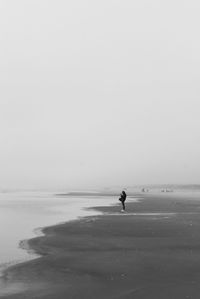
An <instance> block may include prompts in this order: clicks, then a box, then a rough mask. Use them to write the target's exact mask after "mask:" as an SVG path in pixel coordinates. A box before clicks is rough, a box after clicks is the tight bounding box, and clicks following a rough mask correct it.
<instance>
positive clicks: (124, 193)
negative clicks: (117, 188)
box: [119, 191, 127, 212]
mask: <svg viewBox="0 0 200 299" xmlns="http://www.w3.org/2000/svg"><path fill="white" fill-rule="evenodd" d="M126 196H127V195H126V192H125V191H122V193H121V194H120V198H119V200H120V201H121V203H122V210H121V211H122V212H125V200H126Z"/></svg>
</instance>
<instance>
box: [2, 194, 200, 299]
mask: <svg viewBox="0 0 200 299" xmlns="http://www.w3.org/2000/svg"><path fill="white" fill-rule="evenodd" d="M142 197H143V199H141V198H140V200H139V201H138V202H127V213H125V214H121V213H119V209H120V208H119V206H120V204H118V205H115V206H110V207H98V208H95V210H98V211H101V212H103V214H102V215H97V216H94V217H93V216H88V217H85V218H82V219H78V220H73V221H70V222H66V223H64V224H59V225H54V226H50V227H46V228H44V229H43V233H44V234H45V235H44V236H39V237H35V238H32V239H30V240H29V245H30V246H31V248H32V249H33V250H34V251H35V252H37V253H38V254H40V255H41V256H40V257H39V258H38V259H34V260H32V261H28V262H25V263H23V264H20V265H19V264H18V265H16V266H13V267H11V268H9V269H8V270H7V271H6V278H7V282H8V283H10V285H15V287H16V286H17V285H18V286H20V289H18V292H17V290H15V293H14V292H13V294H10V295H8V294H7V295H6V296H1V298H7V299H25V298H27V299H28V298H36V297H37V298H45V299H53V298H66V297H69V298H72V297H73V298H77V299H78V298H94V297H95V298H110V297H112V298H123V299H124V298H127V299H129V298H132V296H133V295H136V296H137V298H142V299H144V298H145V299H146V298H152V299H155V298H162V299H165V298H172V299H179V298H180V299H182V298H185V297H184V296H186V295H187V296H191V298H193V299H194V298H195V299H196V298H198V297H199V291H200V290H199V287H198V285H199V282H200V279H199V274H198V273H199V272H200V262H199V260H200V253H199V250H198V248H200V237H199V230H200V217H199V213H200V201H198V200H196V198H195V199H192V198H190V199H187V197H186V198H182V197H179V196H176V195H175V194H174V196H171V195H170V196H168V195H166V194H165V195H160V194H159V195H158V196H155V195H154V196H152V195H151V194H148V195H145V196H144V195H143V194H142ZM92 209H94V208H92ZM20 290H21V291H22V292H21V293H20ZM94 294H95V295H94Z"/></svg>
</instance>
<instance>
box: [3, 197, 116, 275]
mask: <svg viewBox="0 0 200 299" xmlns="http://www.w3.org/2000/svg"><path fill="white" fill-rule="evenodd" d="M115 203H116V198H115V197H108V196H73V197H72V196H71V197H70V196H56V195H53V194H50V193H44V192H16V193H0V241H1V246H0V270H1V269H3V268H5V267H7V266H8V265H10V264H13V263H16V262H21V261H24V260H27V259H31V258H34V257H35V255H34V254H33V253H32V254H30V253H28V252H27V250H22V249H21V248H20V247H19V242H20V240H24V239H30V238H31V237H34V236H36V234H37V233H38V230H35V229H36V228H40V227H45V226H50V225H54V224H57V223H61V222H66V221H70V220H74V219H77V218H78V217H82V216H90V215H97V214H100V212H98V211H92V210H84V209H83V208H87V207H91V206H106V205H112V204H115Z"/></svg>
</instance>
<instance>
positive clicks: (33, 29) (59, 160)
mask: <svg viewBox="0 0 200 299" xmlns="http://www.w3.org/2000/svg"><path fill="white" fill-rule="evenodd" d="M199 15H200V3H199V1H196V0H190V1H189V0H188V1H184V0H173V1H172V0H168V1H160V0H151V1H147V0H145V1H144V0H136V1H133V0H120V1H119V0H113V1H111V0H101V1H94V0H73V1H66V0H62V1H61V0H56V1H55V0H54V1H51V0H48V1H47V0H17V1H16V0H2V1H0V138H1V147H0V188H5V187H6V188H10V187H11V188H13V187H14V188H16V187H19V188H24V187H25V188H41V187H44V188H46V187H55V188H57V187H66V188H76V187H77V188H90V187H92V188H95V187H104V186H105V187H109V186H118V185H119V186H124V187H125V186H130V185H134V184H147V183H199V178H200V163H199V154H200V82H199V81H200V38H199V28H200V18H199Z"/></svg>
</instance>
